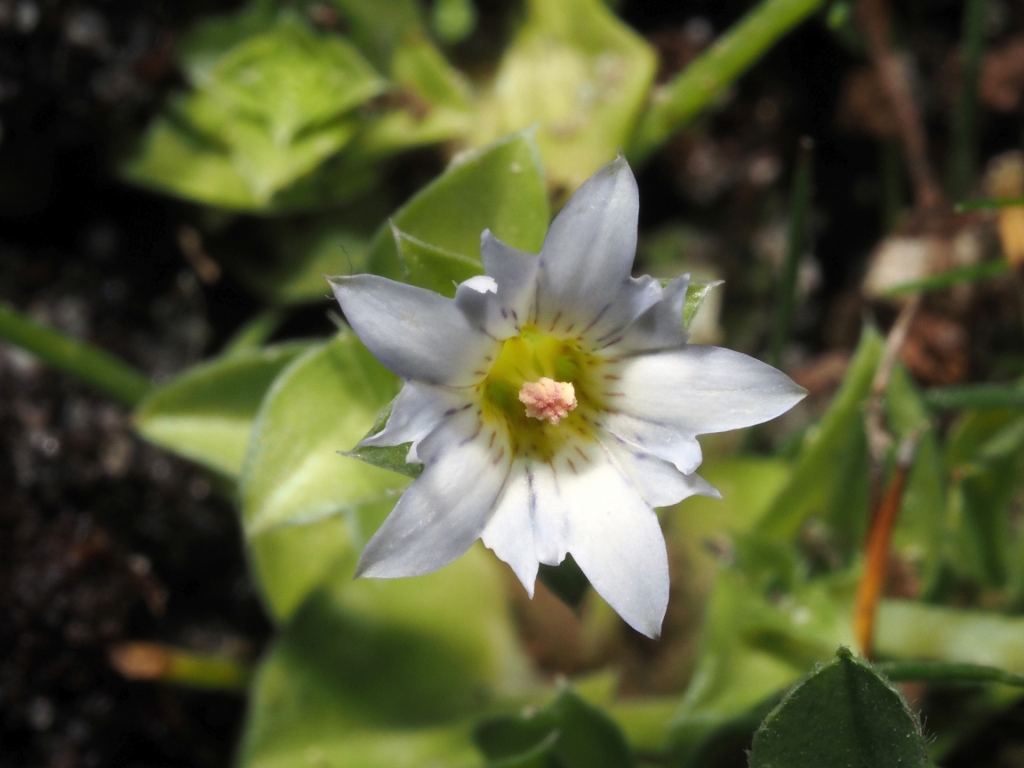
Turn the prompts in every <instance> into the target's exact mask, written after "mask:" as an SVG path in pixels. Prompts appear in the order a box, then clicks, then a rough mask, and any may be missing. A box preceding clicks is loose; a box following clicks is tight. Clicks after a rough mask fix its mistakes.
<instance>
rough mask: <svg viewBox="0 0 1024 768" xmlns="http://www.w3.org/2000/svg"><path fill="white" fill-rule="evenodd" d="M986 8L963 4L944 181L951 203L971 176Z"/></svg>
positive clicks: (974, 1)
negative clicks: (957, 79) (960, 63)
mask: <svg viewBox="0 0 1024 768" xmlns="http://www.w3.org/2000/svg"><path fill="white" fill-rule="evenodd" d="M985 8H986V0H967V2H966V3H965V4H964V17H963V36H962V38H961V40H960V55H961V57H962V59H963V69H962V73H961V77H960V92H959V93H958V94H957V99H956V107H955V109H954V112H953V141H952V149H951V152H950V157H949V168H948V171H947V178H946V189H947V191H948V193H949V196H950V197H951V198H952V199H953V200H959V199H961V198H962V197H963V196H964V195H965V194H966V193H967V191H968V189H969V188H970V184H971V179H972V178H973V176H974V169H975V162H976V158H975V154H976V146H975V145H976V142H975V125H976V123H977V114H978V75H979V73H980V72H981V52H982V44H983V42H984V32H985Z"/></svg>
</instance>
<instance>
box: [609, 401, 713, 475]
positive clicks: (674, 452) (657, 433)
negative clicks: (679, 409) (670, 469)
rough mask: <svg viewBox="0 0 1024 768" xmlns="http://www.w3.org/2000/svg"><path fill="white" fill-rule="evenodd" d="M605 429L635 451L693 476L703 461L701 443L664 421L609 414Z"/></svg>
mask: <svg viewBox="0 0 1024 768" xmlns="http://www.w3.org/2000/svg"><path fill="white" fill-rule="evenodd" d="M602 427H603V428H604V429H605V431H607V432H608V433H610V434H612V435H614V436H615V437H617V438H619V439H620V440H622V441H624V442H626V443H628V444H630V445H632V446H633V447H634V448H636V449H638V450H640V451H642V452H644V453H649V454H651V455H652V456H657V457H658V458H659V459H664V460H665V461H667V462H669V463H670V464H673V465H674V466H675V467H676V469H678V470H679V471H680V472H682V473H684V474H687V475H688V474H690V473H691V472H693V471H694V470H696V469H697V467H699V466H700V463H701V461H702V459H703V455H702V453H701V448H700V443H698V442H697V439H696V437H694V436H693V434H692V433H690V432H687V431H684V430H681V429H680V428H679V427H676V426H673V425H671V424H665V423H662V422H661V421H647V420H645V419H640V418H637V417H636V416H630V415H628V414H625V413H607V414H605V416H604V419H603V421H602Z"/></svg>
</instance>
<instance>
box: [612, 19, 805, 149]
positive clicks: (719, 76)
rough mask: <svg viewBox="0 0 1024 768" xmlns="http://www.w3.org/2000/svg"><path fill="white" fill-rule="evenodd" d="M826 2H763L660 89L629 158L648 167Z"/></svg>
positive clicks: (635, 139)
mask: <svg viewBox="0 0 1024 768" xmlns="http://www.w3.org/2000/svg"><path fill="white" fill-rule="evenodd" d="M823 1H824V0H762V2H761V3H760V4H759V5H758V6H757V7H756V8H754V9H753V10H752V11H750V12H749V13H748V14H747V15H746V16H744V17H743V18H742V19H741V20H740V21H739V22H738V23H736V24H735V25H734V26H733V27H732V28H731V29H730V30H729V31H728V32H726V33H725V34H724V35H722V36H721V37H720V38H719V39H718V40H717V41H716V42H715V44H714V45H713V46H711V48H709V49H708V50H707V51H705V52H704V53H703V54H701V55H700V57H699V58H697V59H696V60H695V61H694V62H693V63H692V64H690V66H688V67H687V68H686V69H685V70H683V72H681V73H680V74H679V75H678V76H677V77H676V78H675V79H674V80H673V81H672V82H670V83H667V84H665V85H663V86H661V87H659V88H656V89H655V90H654V92H653V93H652V94H651V102H650V105H649V106H648V108H647V111H646V112H645V113H644V114H643V115H641V117H640V123H639V125H638V126H637V130H636V134H635V136H634V138H633V142H632V145H631V147H630V150H629V152H628V155H629V159H630V160H631V161H632V162H634V163H637V162H643V161H644V160H646V159H647V158H648V157H649V156H650V155H651V153H653V152H654V151H655V150H656V149H657V148H658V147H659V146H661V144H662V143H664V142H665V141H666V140H667V139H668V138H669V137H670V136H672V134H674V133H675V132H676V131H678V130H679V129H680V128H682V127H683V125H685V124H686V122H687V121H689V120H690V118H692V117H693V116H694V115H696V114H697V113H698V112H700V111H701V110H702V109H704V107H706V106H707V105H708V104H709V103H711V102H712V101H713V100H714V99H715V98H716V97H717V96H718V95H719V94H720V93H722V91H724V90H725V89H726V87H727V86H728V85H729V84H730V83H731V82H732V81H733V80H735V79H736V78H737V77H738V76H739V75H741V74H742V73H743V72H744V71H745V70H746V69H747V68H748V67H750V65H752V64H753V63H754V62H755V61H757V60H758V59H759V58H760V57H761V56H762V55H763V54H764V53H765V51H767V50H768V49H769V48H770V47H771V46H772V45H773V44H774V43H775V42H776V41H777V40H779V38H781V37H782V36H783V35H785V34H786V33H787V32H789V31H790V30H792V29H793V28H794V27H795V26H796V25H797V24H799V23H800V22H802V21H803V20H804V19H806V18H807V17H808V16H810V15H811V14H812V13H814V12H815V11H817V10H818V9H819V8H820V7H821V6H822V3H823Z"/></svg>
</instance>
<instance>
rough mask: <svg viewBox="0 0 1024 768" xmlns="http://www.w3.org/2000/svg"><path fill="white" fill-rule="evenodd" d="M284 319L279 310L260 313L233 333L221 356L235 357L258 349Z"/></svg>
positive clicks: (282, 313)
mask: <svg viewBox="0 0 1024 768" xmlns="http://www.w3.org/2000/svg"><path fill="white" fill-rule="evenodd" d="M284 318H285V315H284V312H283V311H282V310H279V309H267V310H264V311H263V312H260V313H259V314H258V315H256V316H255V317H253V318H252V319H251V320H249V321H248V322H246V323H245V324H244V325H243V326H242V327H241V328H239V329H238V330H237V331H235V333H234V335H233V336H232V337H231V338H230V339H228V341H227V343H226V344H225V345H224V352H223V354H225V355H237V354H239V353H243V352H251V351H253V350H257V349H259V348H260V347H262V346H263V344H264V343H265V342H266V340H267V339H269V338H270V337H271V336H273V335H274V332H275V331H276V330H277V329H278V328H280V327H281V323H282V322H284Z"/></svg>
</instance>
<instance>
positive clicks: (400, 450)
mask: <svg viewBox="0 0 1024 768" xmlns="http://www.w3.org/2000/svg"><path fill="white" fill-rule="evenodd" d="M411 445H412V443H402V444H401V445H392V446H388V447H386V448H385V447H379V446H375V445H367V446H363V447H361V448H360V447H356V448H353V449H352V450H351V451H345V452H344V453H343V454H342V455H343V456H350V457H352V458H353V459H359V460H360V461H364V462H366V463H367V464H372V465H373V466H375V467H381V468H382V469H387V470H390V471H391V472H397V473H398V474H400V475H405V476H406V477H413V478H416V477H419V476H420V474H421V473H422V472H423V465H422V464H416V463H409V462H407V461H406V460H405V457H406V455H408V453H409V446H411Z"/></svg>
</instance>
